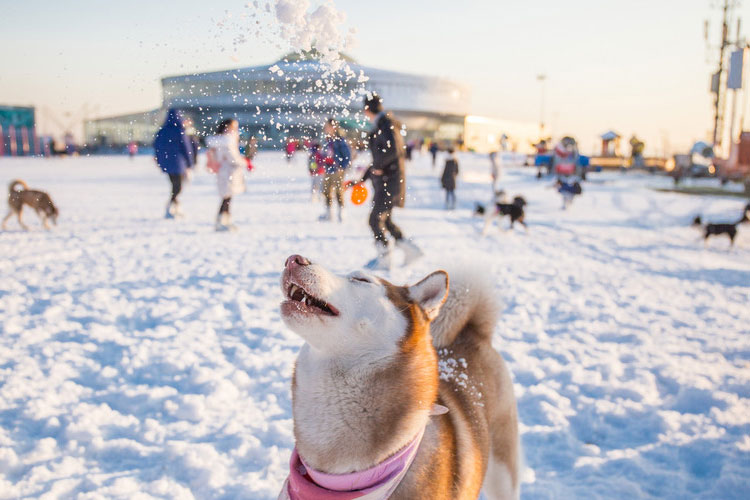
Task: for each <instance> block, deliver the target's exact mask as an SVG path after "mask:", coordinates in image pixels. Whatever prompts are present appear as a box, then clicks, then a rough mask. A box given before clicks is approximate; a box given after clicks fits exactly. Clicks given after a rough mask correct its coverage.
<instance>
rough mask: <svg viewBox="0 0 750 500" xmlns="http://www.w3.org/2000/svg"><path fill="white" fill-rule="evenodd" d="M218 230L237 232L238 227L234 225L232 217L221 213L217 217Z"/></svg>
mask: <svg viewBox="0 0 750 500" xmlns="http://www.w3.org/2000/svg"><path fill="white" fill-rule="evenodd" d="M216 230H217V231H236V230H237V226H235V225H234V224H232V217H231V216H230V215H229V214H228V213H226V212H221V213H219V215H217V216H216Z"/></svg>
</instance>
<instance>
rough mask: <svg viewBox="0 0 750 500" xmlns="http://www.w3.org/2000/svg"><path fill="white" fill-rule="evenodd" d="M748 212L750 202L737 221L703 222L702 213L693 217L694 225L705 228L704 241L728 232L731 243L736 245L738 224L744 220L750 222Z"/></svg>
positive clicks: (749, 210)
mask: <svg viewBox="0 0 750 500" xmlns="http://www.w3.org/2000/svg"><path fill="white" fill-rule="evenodd" d="M748 212H750V203H748V204H747V206H746V207H745V211H744V212H743V213H742V217H741V218H740V220H738V221H737V222H735V223H723V224H705V225H704V224H703V221H702V220H701V216H700V215H696V216H695V219H693V226H695V227H702V228H703V231H704V232H703V241H707V240H708V237H709V236H720V235H722V234H726V235H727V236H728V237H729V244H730V245H732V246H734V238H735V236H737V226H738V225H739V224H742V223H744V222H750V218H748Z"/></svg>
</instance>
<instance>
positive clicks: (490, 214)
mask: <svg viewBox="0 0 750 500" xmlns="http://www.w3.org/2000/svg"><path fill="white" fill-rule="evenodd" d="M525 206H526V200H525V199H524V198H523V197H522V196H516V197H515V198H513V203H501V202H495V209H494V210H487V209H485V208H484V205H480V204H479V203H477V204H476V209H475V210H474V213H475V214H476V215H483V216H484V228H483V229H482V234H487V231H488V230H489V227H490V225H491V224H492V219H494V218H495V217H497V218H498V219H499V220H500V219H502V218H503V217H505V216H506V215H507V216H509V217H510V227H511V228H513V224H514V223H516V222H518V223H519V224H521V225H522V226H523V227H524V229H528V228H527V227H526V222H524V220H523V219H524V215H525V214H524V208H523V207H525Z"/></svg>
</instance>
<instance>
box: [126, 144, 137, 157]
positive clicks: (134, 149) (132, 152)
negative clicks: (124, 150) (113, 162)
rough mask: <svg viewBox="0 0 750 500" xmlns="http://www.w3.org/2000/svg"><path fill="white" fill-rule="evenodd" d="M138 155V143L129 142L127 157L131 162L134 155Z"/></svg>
mask: <svg viewBox="0 0 750 500" xmlns="http://www.w3.org/2000/svg"><path fill="white" fill-rule="evenodd" d="M137 154H138V143H137V142H135V141H130V142H129V143H128V155H129V156H130V159H131V160H132V159H133V157H135V155H137Z"/></svg>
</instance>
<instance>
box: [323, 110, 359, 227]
mask: <svg viewBox="0 0 750 500" xmlns="http://www.w3.org/2000/svg"><path fill="white" fill-rule="evenodd" d="M323 132H324V133H325V136H326V137H325V141H326V142H325V147H324V151H325V155H324V164H325V177H324V178H323V196H324V197H325V202H326V211H325V213H324V214H323V215H321V216H320V220H322V221H330V220H332V219H333V198H334V196H335V198H336V201H337V202H338V205H339V222H342V221H343V219H344V189H343V186H342V185H343V183H344V174H345V171H346V169H347V168H349V164H350V163H351V157H352V153H351V150H350V149H349V145H348V144H347V143H346V140H345V139H344V138H343V137H341V134H340V132H339V122H338V121H337V120H336V119H334V118H329V119H328V120H326V123H325V125H323Z"/></svg>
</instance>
